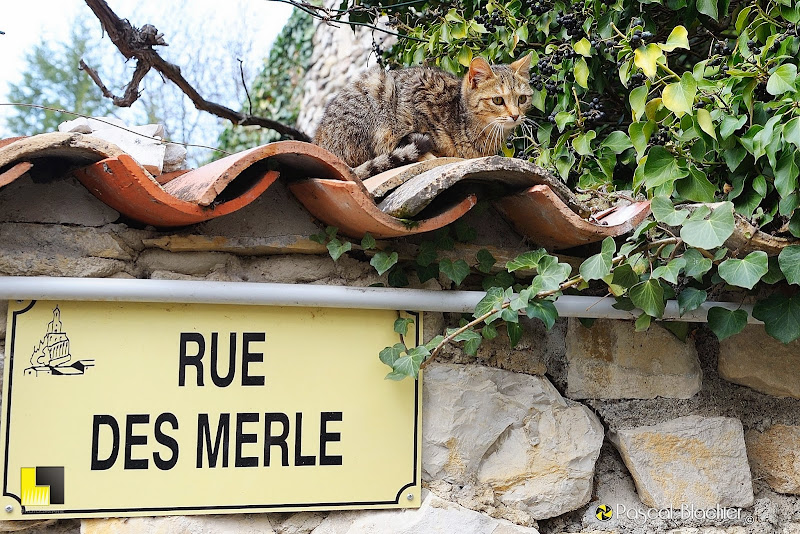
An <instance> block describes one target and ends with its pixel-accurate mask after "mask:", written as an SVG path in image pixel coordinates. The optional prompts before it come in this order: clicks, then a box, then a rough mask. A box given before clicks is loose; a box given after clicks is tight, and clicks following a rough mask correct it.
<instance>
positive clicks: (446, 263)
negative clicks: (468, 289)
mask: <svg viewBox="0 0 800 534" xmlns="http://www.w3.org/2000/svg"><path fill="white" fill-rule="evenodd" d="M439 270H440V271H441V272H442V273H443V274H444V275H445V276H446V277H447V278H449V279H450V280H452V281H453V282H455V283H456V285H457V286H460V285H461V282H463V281H464V279H465V278H466V277H467V276H469V265H467V262H465V261H464V260H456V261H452V260H450V259H447V258H445V259H443V260H442V261H440V262H439Z"/></svg>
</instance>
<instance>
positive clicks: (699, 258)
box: [683, 248, 711, 280]
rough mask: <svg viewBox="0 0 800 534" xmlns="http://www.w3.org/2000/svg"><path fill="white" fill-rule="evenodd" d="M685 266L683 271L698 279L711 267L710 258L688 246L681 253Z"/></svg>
mask: <svg viewBox="0 0 800 534" xmlns="http://www.w3.org/2000/svg"><path fill="white" fill-rule="evenodd" d="M683 259H684V260H686V267H684V270H683V272H684V273H686V276H693V277H694V278H696V279H698V280H700V279H701V278H702V277H703V275H704V274H706V273H707V272H708V271H709V270H710V269H711V260H710V259H708V258H706V257H705V256H703V255H702V254H701V253H700V251H698V250H697V249H696V248H690V249H689V250H687V251H686V252H684V253H683Z"/></svg>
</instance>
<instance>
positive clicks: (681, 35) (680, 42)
mask: <svg viewBox="0 0 800 534" xmlns="http://www.w3.org/2000/svg"><path fill="white" fill-rule="evenodd" d="M659 46H660V47H661V50H663V51H664V52H672V51H673V50H675V49H676V48H685V49H687V50H689V32H687V31H686V28H684V27H683V26H676V27H675V28H674V29H673V30H672V32H670V34H669V37H667V43H666V44H663V45H659Z"/></svg>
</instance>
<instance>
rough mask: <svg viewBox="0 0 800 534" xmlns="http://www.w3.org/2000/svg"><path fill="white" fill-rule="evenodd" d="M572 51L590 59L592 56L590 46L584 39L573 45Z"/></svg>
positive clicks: (587, 40)
mask: <svg viewBox="0 0 800 534" xmlns="http://www.w3.org/2000/svg"><path fill="white" fill-rule="evenodd" d="M572 49H573V50H575V51H576V52H577V53H579V54H580V55H582V56H583V57H590V56H591V55H592V44H591V43H590V42H589V39H587V38H586V37H584V38H583V39H581V40H580V41H578V42H577V43H575V44H573V45H572Z"/></svg>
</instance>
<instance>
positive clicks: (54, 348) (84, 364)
mask: <svg viewBox="0 0 800 534" xmlns="http://www.w3.org/2000/svg"><path fill="white" fill-rule="evenodd" d="M93 365H94V360H76V361H74V362H73V361H72V354H70V352H69V337H67V333H66V332H65V331H64V325H63V323H62V322H61V310H60V309H59V308H58V306H56V307H55V308H53V320H52V321H50V322H49V323H47V332H46V333H45V334H44V337H42V339H41V340H40V341H39V343H38V344H37V345H36V346H35V347H34V349H33V354H31V366H30V367H28V368H27V369H25V374H26V375H33V376H39V375H42V374H45V375H57V376H58V375H82V374H83V373H85V372H86V369H87V368H89V367H92V366H93Z"/></svg>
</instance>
